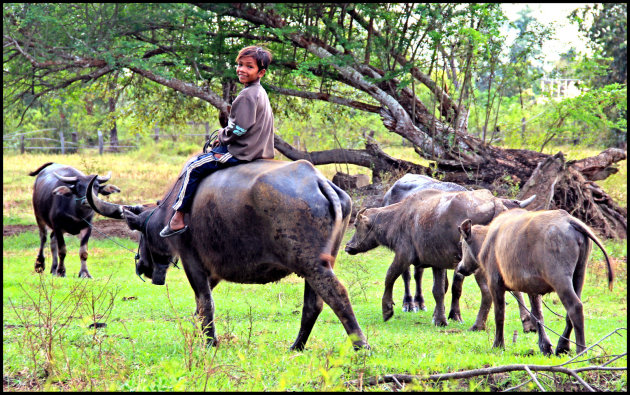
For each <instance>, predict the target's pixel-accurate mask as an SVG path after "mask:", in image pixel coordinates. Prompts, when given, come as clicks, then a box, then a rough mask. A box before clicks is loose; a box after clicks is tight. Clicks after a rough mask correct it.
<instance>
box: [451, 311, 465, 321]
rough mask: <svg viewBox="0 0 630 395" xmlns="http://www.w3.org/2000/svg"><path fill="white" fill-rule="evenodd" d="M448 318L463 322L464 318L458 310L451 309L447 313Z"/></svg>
mask: <svg viewBox="0 0 630 395" xmlns="http://www.w3.org/2000/svg"><path fill="white" fill-rule="evenodd" d="M448 319H449V320H455V321H457V322H464V320H463V319H462V315H461V314H460V313H459V312H455V311H451V312H450V313H448Z"/></svg>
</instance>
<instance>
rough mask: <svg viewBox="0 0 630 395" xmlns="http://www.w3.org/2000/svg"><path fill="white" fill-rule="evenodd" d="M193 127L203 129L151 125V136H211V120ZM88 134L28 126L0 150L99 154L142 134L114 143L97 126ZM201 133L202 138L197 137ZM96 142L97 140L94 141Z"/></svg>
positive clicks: (127, 145)
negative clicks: (166, 128) (190, 130)
mask: <svg viewBox="0 0 630 395" xmlns="http://www.w3.org/2000/svg"><path fill="white" fill-rule="evenodd" d="M187 124H188V125H190V126H191V127H192V128H193V129H198V127H199V126H203V127H204V129H205V133H178V134H173V133H164V129H161V128H159V127H155V128H153V133H152V135H151V138H152V140H154V141H155V142H156V143H157V142H159V141H160V140H161V139H165V138H170V139H172V140H173V141H177V140H178V139H180V138H184V139H186V138H189V139H194V140H197V139H199V140H200V142H201V143H203V142H204V141H206V140H207V139H209V138H210V124H209V123H208V122H187ZM37 134H44V135H46V136H58V138H53V137H32V136H36V135H37ZM95 134H96V139H95V138H94V135H92V136H91V137H90V136H89V135H88V136H85V135H84V138H83V141H79V134H78V133H77V132H70V133H68V132H64V131H63V130H58V129H56V128H49V129H38V130H31V131H28V132H15V133H11V134H7V135H5V136H3V138H2V151H3V152H11V151H19V152H20V153H21V154H23V153H25V152H27V151H29V152H30V151H46V152H51V151H52V152H59V153H61V154H72V153H76V152H78V151H79V150H84V149H98V153H99V154H100V155H102V154H103V152H125V151H129V150H135V149H138V148H139V147H140V142H141V138H140V135H139V134H137V133H136V135H135V138H131V139H118V141H117V142H116V144H112V143H111V141H110V142H105V138H104V136H103V132H102V131H100V130H97V131H96V132H95ZM200 137H203V140H202V139H201V138H200ZM95 142H96V143H95Z"/></svg>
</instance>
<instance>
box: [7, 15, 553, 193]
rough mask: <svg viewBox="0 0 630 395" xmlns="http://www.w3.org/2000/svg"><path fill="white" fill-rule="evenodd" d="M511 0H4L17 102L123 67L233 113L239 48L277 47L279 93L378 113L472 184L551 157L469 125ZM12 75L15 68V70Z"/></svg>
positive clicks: (337, 159) (390, 165) (358, 160)
mask: <svg viewBox="0 0 630 395" xmlns="http://www.w3.org/2000/svg"><path fill="white" fill-rule="evenodd" d="M502 21H503V17H502V14H501V10H500V6H499V5H498V4H434V3H431V4H415V3H404V4H403V3H396V4H393V3H385V4H378V3H366V4H354V3H332V4H300V3H297V4H293V3H277V4H249V3H236V4H216V3H203V4H201V3H199V4H197V3H194V4H162V3H160V4H142V3H139V4H94V3H92V4H65V3H62V4H50V3H48V4H5V5H4V36H3V37H4V52H3V54H4V64H5V82H4V86H5V88H7V87H8V88H9V89H8V91H7V89H5V92H7V93H4V98H5V103H7V102H8V100H21V99H22V98H24V96H25V94H26V93H27V92H33V93H32V94H33V96H34V97H36V98H37V97H40V96H42V95H45V94H47V93H49V92H52V91H55V90H59V89H64V88H66V87H68V86H70V85H72V84H75V83H87V82H91V81H94V80H97V79H99V78H102V77H103V76H105V75H108V74H111V73H114V72H121V73H123V74H133V75H137V76H139V77H142V78H143V79H146V80H149V81H153V82H154V83H157V84H160V85H163V86H165V87H168V88H170V89H172V90H175V91H177V92H180V93H182V94H184V95H187V96H191V97H196V98H199V99H202V100H204V101H206V102H207V103H209V104H210V105H211V106H213V107H215V108H216V109H218V110H219V112H220V113H221V114H223V115H224V116H225V115H226V114H227V112H228V105H229V101H228V99H229V92H233V88H234V86H235V84H234V81H235V79H234V75H233V74H234V73H233V71H232V70H231V68H232V65H231V64H232V62H233V59H234V58H235V57H236V53H237V51H238V50H239V49H240V48H241V47H242V46H243V45H248V44H253V43H261V42H262V43H266V45H268V46H269V47H270V48H271V49H272V52H273V53H274V62H273V68H272V69H271V70H270V73H268V77H265V78H266V82H265V84H266V88H267V89H268V91H270V92H273V93H275V94H278V95H285V96H292V97H298V98H302V99H308V100H323V101H327V102H330V103H335V104H337V105H340V106H346V107H349V108H353V109H355V110H357V111H362V112H368V113H376V114H379V116H380V117H381V119H382V122H383V124H384V126H385V127H386V128H387V129H388V130H389V131H390V132H391V133H394V134H397V135H399V136H401V137H402V138H404V139H405V140H408V141H409V142H410V143H412V144H413V145H414V148H415V150H416V152H417V153H418V155H420V156H422V157H424V158H426V159H429V160H432V161H434V162H435V168H434V170H437V171H440V172H443V173H444V175H445V178H446V179H447V180H450V181H456V182H460V183H476V184H479V185H482V186H490V185H492V183H493V182H495V180H499V179H501V178H502V177H503V176H504V175H505V174H506V173H507V174H511V175H514V176H515V177H516V178H517V179H518V180H519V183H521V184H522V183H524V182H525V181H526V180H527V179H528V178H529V176H530V175H531V173H532V172H533V171H534V169H535V168H536V165H537V163H538V162H540V161H541V160H543V159H545V158H546V157H547V155H544V154H539V153H536V152H531V151H527V150H504V149H500V148H498V147H493V146H490V145H487V144H485V143H484V141H482V140H481V139H479V138H477V137H475V136H473V135H471V134H469V133H468V118H469V114H468V111H469V110H468V108H469V105H470V101H471V92H472V91H473V90H472V87H473V83H474V81H475V73H476V71H477V70H476V67H478V66H479V53H480V52H481V51H482V49H483V47H484V46H485V45H487V43H488V42H489V41H490V40H491V39H492V37H495V36H496V35H497V34H498V32H499V27H500V24H501V23H502ZM7 77H8V78H7ZM276 147H277V149H278V150H279V151H280V152H281V153H282V154H284V155H285V156H287V157H288V158H290V159H299V158H306V159H308V160H310V161H311V162H313V163H314V164H324V163H355V164H358V165H361V166H366V167H369V168H371V169H372V170H373V174H374V176H375V178H376V179H377V178H378V177H379V176H380V175H381V174H383V173H385V172H389V171H392V170H395V169H400V170H405V171H409V170H414V171H415V172H422V173H425V174H426V173H430V172H432V171H433V170H432V169H428V168H426V167H422V166H419V165H413V164H410V163H409V162H406V161H402V160H397V159H395V158H390V157H386V156H384V155H383V154H382V151H380V149H379V148H378V146H377V145H376V143H375V142H369V144H368V145H367V147H366V149H363V150H350V149H333V150H327V151H320V152H308V153H307V152H305V151H301V150H297V149H296V148H295V147H293V146H291V145H290V144H289V143H287V142H285V141H284V140H283V139H282V138H281V137H280V136H279V135H277V136H276Z"/></svg>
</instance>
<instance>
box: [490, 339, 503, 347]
mask: <svg viewBox="0 0 630 395" xmlns="http://www.w3.org/2000/svg"><path fill="white" fill-rule="evenodd" d="M492 348H505V343H503V340H500V341H499V340H495V341H494V343H492Z"/></svg>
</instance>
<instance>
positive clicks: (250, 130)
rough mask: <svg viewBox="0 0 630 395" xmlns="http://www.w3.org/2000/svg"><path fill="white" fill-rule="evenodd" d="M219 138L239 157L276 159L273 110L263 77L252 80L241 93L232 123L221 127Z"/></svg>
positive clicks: (237, 98)
mask: <svg viewBox="0 0 630 395" xmlns="http://www.w3.org/2000/svg"><path fill="white" fill-rule="evenodd" d="M219 142H220V143H221V144H224V145H227V147H228V151H229V152H230V153H231V154H232V156H234V157H235V158H236V159H240V160H246V161H251V160H254V159H273V156H274V152H273V112H272V110H271V105H270V104H269V97H267V92H266V91H265V88H263V87H262V85H260V81H256V82H252V83H251V84H249V85H247V86H246V87H245V88H243V90H242V91H241V92H240V93H239V94H238V96H237V97H236V99H235V100H234V103H232V109H231V110H230V116H229V118H228V126H226V127H225V128H223V129H221V130H220V131H219Z"/></svg>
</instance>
